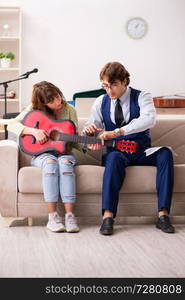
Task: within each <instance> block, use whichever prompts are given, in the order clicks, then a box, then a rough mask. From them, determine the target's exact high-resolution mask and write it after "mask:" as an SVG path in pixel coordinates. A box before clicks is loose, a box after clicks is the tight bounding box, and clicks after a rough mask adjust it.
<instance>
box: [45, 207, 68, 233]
mask: <svg viewBox="0 0 185 300" xmlns="http://www.w3.org/2000/svg"><path fill="white" fill-rule="evenodd" d="M46 227H47V228H48V229H49V230H51V231H53V232H63V231H65V227H64V225H63V224H62V218H61V217H60V216H59V214H58V213H57V212H54V213H51V214H49V221H48V223H47V225H46Z"/></svg>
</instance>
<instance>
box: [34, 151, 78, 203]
mask: <svg viewBox="0 0 185 300" xmlns="http://www.w3.org/2000/svg"><path fill="white" fill-rule="evenodd" d="M75 163H76V160H75V157H74V156H73V155H60V156H59V157H56V156H55V155H53V154H51V153H43V154H40V155H38V156H34V157H33V158H32V161H31V165H32V166H35V167H38V168H41V169H42V185H43V192H44V199H45V201H46V202H58V201H59V199H60V197H61V199H62V201H63V202H64V203H74V202H75V200H76V180H75V173H74V165H75Z"/></svg>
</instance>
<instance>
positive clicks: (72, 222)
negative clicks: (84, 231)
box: [65, 212, 80, 232]
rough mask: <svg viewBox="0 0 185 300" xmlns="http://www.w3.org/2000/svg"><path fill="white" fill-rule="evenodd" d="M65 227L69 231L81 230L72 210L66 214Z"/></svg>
mask: <svg viewBox="0 0 185 300" xmlns="http://www.w3.org/2000/svg"><path fill="white" fill-rule="evenodd" d="M65 228H66V231H67V232H78V231H79V230H80V229H79V227H78V225H77V221H76V218H75V216H74V214H73V213H72V212H69V213H66V214H65Z"/></svg>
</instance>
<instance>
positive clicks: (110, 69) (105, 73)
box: [100, 61, 130, 85]
mask: <svg viewBox="0 0 185 300" xmlns="http://www.w3.org/2000/svg"><path fill="white" fill-rule="evenodd" d="M104 77H107V78H108V81H109V82H110V83H113V82H115V81H116V80H120V81H124V80H125V79H126V85H129V83H130V74H129V72H128V71H127V70H126V69H125V67H124V66H123V65H122V64H120V63H119V62H116V61H115V62H109V63H107V64H106V65H105V66H104V67H103V68H102V70H101V72H100V80H103V78H104Z"/></svg>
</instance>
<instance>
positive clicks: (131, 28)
mask: <svg viewBox="0 0 185 300" xmlns="http://www.w3.org/2000/svg"><path fill="white" fill-rule="evenodd" d="M147 30H148V26H147V23H146V21H145V20H144V19H142V18H140V17H135V18H131V19H129V20H128V21H127V24H126V32H127V34H128V35H129V37H131V38H133V39H141V38H142V37H144V36H145V34H146V33H147Z"/></svg>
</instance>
